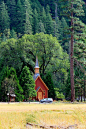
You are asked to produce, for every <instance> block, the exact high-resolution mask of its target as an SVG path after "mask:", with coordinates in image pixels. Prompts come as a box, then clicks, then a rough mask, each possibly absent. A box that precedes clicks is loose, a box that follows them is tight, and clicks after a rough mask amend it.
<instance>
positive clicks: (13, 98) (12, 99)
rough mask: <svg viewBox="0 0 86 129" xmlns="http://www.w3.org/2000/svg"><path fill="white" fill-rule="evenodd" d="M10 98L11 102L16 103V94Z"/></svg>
mask: <svg viewBox="0 0 86 129" xmlns="http://www.w3.org/2000/svg"><path fill="white" fill-rule="evenodd" d="M9 98H10V102H15V98H16V95H15V94H10V95H9Z"/></svg>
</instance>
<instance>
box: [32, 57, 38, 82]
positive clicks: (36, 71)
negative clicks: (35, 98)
mask: <svg viewBox="0 0 86 129" xmlns="http://www.w3.org/2000/svg"><path fill="white" fill-rule="evenodd" d="M38 76H40V74H39V63H38V58H37V56H36V63H35V74H34V76H33V79H34V80H36V78H37V77H38Z"/></svg>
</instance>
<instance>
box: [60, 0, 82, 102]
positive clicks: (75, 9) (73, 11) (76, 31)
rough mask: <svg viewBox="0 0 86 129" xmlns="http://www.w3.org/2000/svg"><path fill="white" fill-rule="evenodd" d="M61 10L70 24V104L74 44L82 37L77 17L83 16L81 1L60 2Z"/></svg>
mask: <svg viewBox="0 0 86 129" xmlns="http://www.w3.org/2000/svg"><path fill="white" fill-rule="evenodd" d="M61 3H62V8H64V11H63V14H64V15H65V14H66V16H67V17H68V19H69V23H70V30H71V31H70V35H71V39H70V40H71V46H70V48H71V49H70V78H71V102H73V101H74V100H75V88H74V71H73V65H74V58H73V56H74V54H73V53H74V42H75V41H77V38H79V37H81V36H82V35H83V30H82V29H83V28H84V26H83V24H82V22H81V21H80V20H79V16H82V15H84V10H83V6H82V5H83V4H84V2H83V1H82V0H65V1H63V0H61Z"/></svg>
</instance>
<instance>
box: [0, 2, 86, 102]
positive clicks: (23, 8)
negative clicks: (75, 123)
mask: <svg viewBox="0 0 86 129" xmlns="http://www.w3.org/2000/svg"><path fill="white" fill-rule="evenodd" d="M84 2H86V1H85V0H84V1H83V0H74V1H73V2H71V1H70V0H1V1H0V94H1V93H3V92H4V93H3V94H1V98H0V100H2V98H3V95H5V96H6V94H7V91H6V90H5V85H4V84H5V81H6V82H9V83H8V84H10V80H17V81H15V84H17V85H16V86H17V88H20V89H21V90H20V91H21V93H22V97H20V95H17V96H19V97H18V98H17V101H20V100H22V99H23V98H24V99H27V97H26V96H25V93H24V91H23V90H24V87H23V84H22V83H24V82H22V76H23V72H24V69H25V68H26V67H27V68H26V69H27V73H29V72H30V73H29V74H31V75H32V76H33V74H34V66H35V58H36V55H37V56H38V60H39V65H40V74H41V77H42V78H43V79H44V81H45V82H46V84H47V85H48V86H49V87H51V90H50V91H49V92H50V93H49V97H50V96H51V97H53V98H55V95H54V93H55V94H57V93H58V91H59V94H60V93H61V94H64V95H65V97H66V98H68V99H69V98H70V92H71V89H70V74H69V73H70V72H69V67H70V63H69V62H70V55H71V53H70V49H71V48H70V40H71V28H73V34H74V56H73V59H74V82H75V93H76V94H75V97H76V98H77V97H78V96H81V97H82V96H85V91H86V86H85V85H86V4H85V3H84ZM71 4H73V9H72V8H71ZM77 5H78V6H77ZM71 12H73V13H74V15H73V17H71ZM65 14H66V15H65ZM82 14H83V15H82ZM71 19H73V20H74V24H73V25H71ZM11 67H12V68H13V69H14V71H16V72H14V73H15V74H14V75H15V76H16V77H15V78H16V79H13V78H14V77H13V74H12V76H11V75H10V76H8V74H7V69H8V71H10V69H12V68H11ZM28 68H29V71H28ZM48 73H49V75H48ZM20 74H21V75H20ZM20 76H21V77H20ZM27 76H29V75H28V74H27ZM24 77H25V78H26V75H24ZM50 77H51V79H50V80H51V82H50V83H52V86H50V85H49V84H48V82H47V81H46V80H47V79H46V78H48V79H49V78H50ZM20 80H21V81H20ZM24 81H25V80H24ZM12 82H13V81H12ZM21 82H22V83H21ZM13 83H14V82H13ZM26 83H27V85H29V83H30V82H27V81H26ZM25 85H26V84H25ZM25 85H24V86H25ZM6 87H7V86H6ZM33 87H34V84H33ZM52 88H53V90H52ZM55 88H57V89H56V92H55V90H54V89H55ZM3 89H4V90H3ZM2 90H3V92H2ZM17 90H19V89H17ZM17 90H15V93H16V94H18V92H17ZM5 92H6V93H5ZM27 94H28V95H27V96H28V97H32V96H34V95H31V96H29V94H30V93H29V92H28V93H27ZM52 94H53V95H52ZM20 98H22V99H20ZM6 100H7V96H6V97H5V98H3V100H2V101H6Z"/></svg>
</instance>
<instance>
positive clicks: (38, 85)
mask: <svg viewBox="0 0 86 129" xmlns="http://www.w3.org/2000/svg"><path fill="white" fill-rule="evenodd" d="M35 84H36V86H35V90H36V89H37V88H38V87H41V88H42V90H43V91H45V95H44V98H48V89H47V87H46V86H45V85H44V83H43V82H42V81H41V79H40V77H38V78H37V79H36V81H35ZM38 92H39V91H38ZM37 97H38V93H37Z"/></svg>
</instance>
